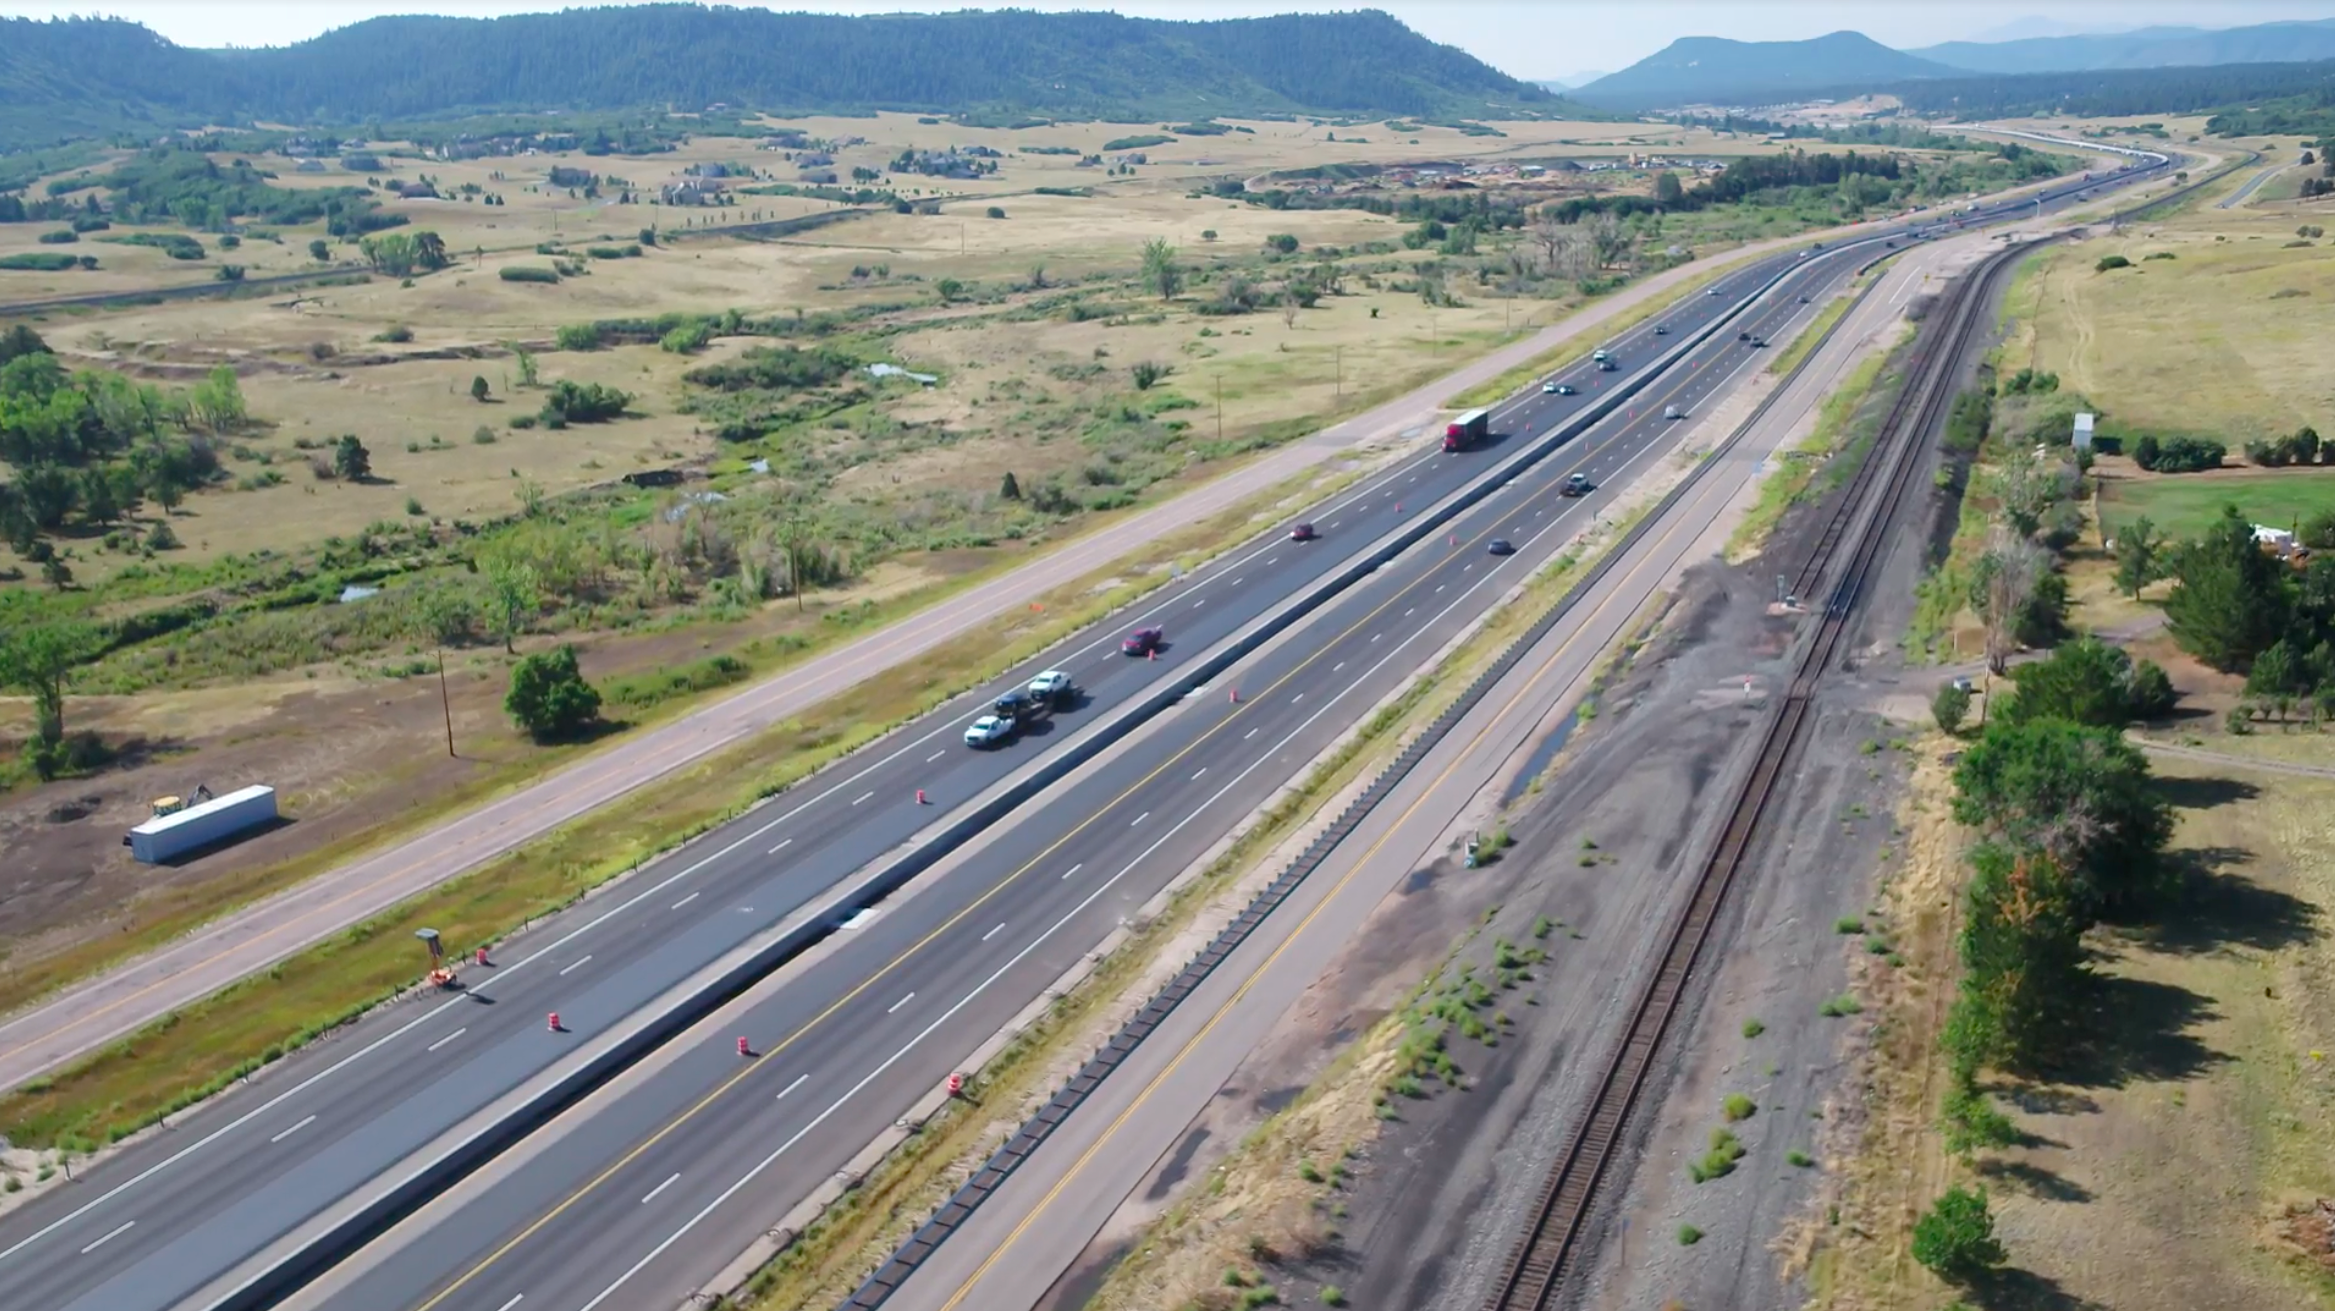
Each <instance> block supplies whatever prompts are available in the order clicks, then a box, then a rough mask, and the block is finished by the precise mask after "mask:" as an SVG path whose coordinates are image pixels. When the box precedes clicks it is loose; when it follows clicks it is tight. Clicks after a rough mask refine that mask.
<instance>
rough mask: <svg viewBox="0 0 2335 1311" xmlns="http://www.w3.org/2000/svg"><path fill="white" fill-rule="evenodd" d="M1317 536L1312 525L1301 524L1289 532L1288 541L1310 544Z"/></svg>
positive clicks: (1318, 534)
mask: <svg viewBox="0 0 2335 1311" xmlns="http://www.w3.org/2000/svg"><path fill="white" fill-rule="evenodd" d="M1319 536H1321V534H1320V533H1317V532H1315V531H1314V530H1313V525H1312V524H1309V523H1301V524H1299V525H1297V526H1296V527H1295V528H1292V529H1290V530H1289V540H1290V541H1293V542H1310V541H1312V540H1313V539H1314V538H1316V537H1319Z"/></svg>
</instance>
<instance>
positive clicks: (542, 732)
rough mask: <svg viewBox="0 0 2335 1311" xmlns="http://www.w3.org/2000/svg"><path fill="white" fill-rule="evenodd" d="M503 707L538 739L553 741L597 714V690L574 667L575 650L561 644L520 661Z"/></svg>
mask: <svg viewBox="0 0 2335 1311" xmlns="http://www.w3.org/2000/svg"><path fill="white" fill-rule="evenodd" d="M503 710H504V711H505V712H506V713H507V714H509V715H510V716H511V722H513V723H515V724H517V725H518V726H519V727H521V728H523V729H525V730H527V732H528V733H529V734H531V735H533V736H534V738H535V739H536V740H537V741H539V742H545V741H554V740H557V739H560V738H564V737H572V736H574V735H575V734H576V733H577V732H579V731H581V730H582V729H583V727H584V726H585V725H587V724H589V723H591V722H592V721H593V720H595V719H598V718H599V717H600V693H599V692H598V691H597V690H596V689H594V688H593V686H592V685H591V684H590V683H588V682H586V681H584V675H583V673H582V672H581V671H580V670H578V669H577V667H576V649H575V648H574V647H572V646H567V645H564V644H563V645H561V646H559V647H557V648H554V649H553V650H550V651H539V652H536V653H535V654H533V655H530V656H527V657H526V658H524V659H522V660H520V661H519V663H518V665H517V666H515V667H514V668H513V669H512V670H511V686H510V689H509V691H507V692H506V693H504V695H503Z"/></svg>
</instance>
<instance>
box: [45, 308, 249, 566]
mask: <svg viewBox="0 0 2335 1311" xmlns="http://www.w3.org/2000/svg"><path fill="white" fill-rule="evenodd" d="M0 361H4V362H0V462H5V463H6V465H7V466H8V468H9V470H10V471H11V474H12V477H11V478H10V480H9V481H6V482H0V536H4V537H5V538H6V539H7V541H8V542H9V543H10V545H11V546H12V547H13V548H14V549H15V550H16V552H17V553H18V554H20V555H23V556H25V557H27V558H28V559H34V560H38V561H40V562H41V563H42V564H43V566H44V571H45V572H46V573H47V575H48V577H49V581H50V582H51V583H52V584H55V585H58V586H62V585H63V584H64V583H65V582H67V581H69V579H70V573H69V572H68V571H66V570H65V569H64V566H63V562H62V561H60V560H57V559H55V557H54V547H53V546H52V545H51V544H50V542H49V541H48V540H46V539H48V538H49V537H53V536H55V535H57V534H59V533H63V532H68V531H77V530H78V531H104V530H106V529H109V528H112V527H113V526H115V525H117V524H120V523H123V522H125V521H127V520H129V519H130V518H132V517H133V516H135V515H136V514H137V513H138V510H139V507H140V505H141V503H142V502H144V501H147V500H152V501H153V502H155V503H156V504H157V505H160V506H161V507H163V509H165V510H168V509H171V508H173V507H175V506H176V505H178V503H179V502H180V501H182V500H184V499H185V497H186V495H187V494H188V493H189V492H191V491H193V490H194V489H196V488H197V487H200V486H202V485H203V484H204V483H207V482H209V481H211V480H212V479H213V478H216V477H217V476H218V474H219V457H218V453H217V452H216V451H215V450H214V449H213V446H212V441H213V439H214V438H216V437H219V436H221V435H224V434H227V433H231V432H234V431H235V430H236V429H238V428H240V427H241V426H242V425H243V424H244V423H245V422H246V421H247V418H248V416H247V415H246V413H245V410H244V402H243V392H242V388H241V387H240V386H239V385H238V384H237V383H236V380H235V371H234V370H233V369H230V368H227V367H225V366H221V367H220V368H218V369H215V370H213V371H212V373H211V375H210V376H209V377H207V378H205V379H204V380H203V381H202V382H201V383H199V384H197V385H196V386H195V387H194V388H193V389H191V390H189V391H183V392H181V391H170V392H165V391H163V390H161V389H160V388H157V387H154V386H151V385H148V384H145V383H139V382H135V381H132V380H131V379H129V378H126V377H124V376H122V375H121V374H118V373H108V372H104V371H101V370H95V369H85V370H80V371H75V372H68V371H67V370H66V369H65V367H64V365H62V364H61V363H59V362H58V360H57V357H56V356H55V355H54V354H51V353H50V352H49V349H48V346H47V343H46V342H43V341H42V340H41V338H40V337H39V335H38V334H37V333H34V332H33V331H32V330H31V329H29V328H26V327H23V326H21V325H19V326H18V327H16V328H13V329H11V330H9V332H8V333H7V334H5V335H4V336H0Z"/></svg>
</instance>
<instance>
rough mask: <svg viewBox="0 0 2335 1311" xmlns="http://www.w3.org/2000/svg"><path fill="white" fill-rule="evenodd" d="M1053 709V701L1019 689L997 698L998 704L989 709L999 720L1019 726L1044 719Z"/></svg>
mask: <svg viewBox="0 0 2335 1311" xmlns="http://www.w3.org/2000/svg"><path fill="white" fill-rule="evenodd" d="M1053 708H1054V703H1053V702H1052V701H1049V700H1045V699H1042V698H1039V697H1034V696H1031V695H1030V694H1029V693H1027V692H1025V691H1023V690H1022V689H1020V688H1018V687H1017V688H1015V689H1014V690H1012V691H1011V692H1008V693H1006V694H1005V695H1003V696H1001V697H999V698H997V702H996V704H994V705H992V706H990V707H989V709H990V710H991V711H992V712H993V713H995V714H996V716H997V717H998V718H999V719H1009V720H1012V721H1013V722H1014V723H1015V724H1017V725H1018V724H1027V723H1031V722H1032V721H1035V720H1038V719H1042V718H1044V717H1045V716H1046V713H1047V712H1048V711H1051V710H1052V709H1053Z"/></svg>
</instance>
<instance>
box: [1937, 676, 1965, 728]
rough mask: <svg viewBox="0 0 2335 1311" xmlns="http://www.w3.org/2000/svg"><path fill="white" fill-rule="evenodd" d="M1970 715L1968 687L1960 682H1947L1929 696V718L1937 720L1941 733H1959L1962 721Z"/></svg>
mask: <svg viewBox="0 0 2335 1311" xmlns="http://www.w3.org/2000/svg"><path fill="white" fill-rule="evenodd" d="M1969 717H1970V689H1968V688H1966V687H1964V686H1962V685H1961V684H1960V683H1947V684H1945V685H1944V686H1942V687H1940V688H1939V689H1938V691H1937V694H1936V695H1934V696H1932V697H1931V698H1930V718H1932V719H1934V720H1936V721H1937V724H1938V731H1939V732H1941V733H1948V734H1952V733H1959V732H1961V731H1962V721H1963V720H1965V719H1967V718H1969Z"/></svg>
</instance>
